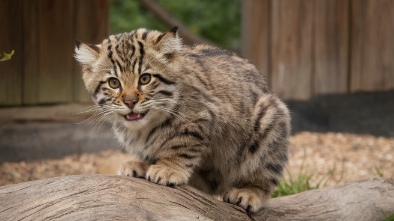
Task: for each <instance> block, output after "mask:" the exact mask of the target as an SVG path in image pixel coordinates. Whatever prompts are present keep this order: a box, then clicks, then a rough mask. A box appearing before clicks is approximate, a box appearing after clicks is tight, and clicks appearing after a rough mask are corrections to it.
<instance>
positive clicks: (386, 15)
mask: <svg viewBox="0 0 394 221" xmlns="http://www.w3.org/2000/svg"><path fill="white" fill-rule="evenodd" d="M351 10H352V17H351V78H350V90H351V91H378V90H385V89H393V88H394V1H392V0H352V2H351Z"/></svg>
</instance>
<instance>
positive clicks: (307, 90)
mask: <svg viewBox="0 0 394 221" xmlns="http://www.w3.org/2000/svg"><path fill="white" fill-rule="evenodd" d="M314 4H315V1H309V0H271V6H272V8H271V11H272V22H271V27H272V37H271V39H272V51H271V59H272V90H273V91H274V92H275V93H276V94H278V95H279V96H280V97H281V98H284V99H307V98H309V97H310V96H311V95H312V85H311V76H312V69H313V67H312V44H313V35H312V23H313V15H314V13H313V9H314Z"/></svg>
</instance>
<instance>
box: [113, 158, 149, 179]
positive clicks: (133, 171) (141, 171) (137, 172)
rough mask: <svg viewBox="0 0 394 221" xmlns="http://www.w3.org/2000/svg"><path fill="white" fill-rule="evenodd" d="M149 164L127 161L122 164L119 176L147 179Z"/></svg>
mask: <svg viewBox="0 0 394 221" xmlns="http://www.w3.org/2000/svg"><path fill="white" fill-rule="evenodd" d="M147 168H148V165H147V164H144V163H142V162H139V161H127V162H125V163H123V164H122V166H121V167H120V169H119V171H118V175H121V176H133V177H138V178H145V174H146V170H147Z"/></svg>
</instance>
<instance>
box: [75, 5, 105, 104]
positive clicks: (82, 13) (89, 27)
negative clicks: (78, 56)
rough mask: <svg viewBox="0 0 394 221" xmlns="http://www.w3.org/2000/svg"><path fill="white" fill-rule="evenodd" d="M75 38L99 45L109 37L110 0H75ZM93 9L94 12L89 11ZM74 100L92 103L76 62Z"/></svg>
mask: <svg viewBox="0 0 394 221" xmlns="http://www.w3.org/2000/svg"><path fill="white" fill-rule="evenodd" d="M74 4H75V7H74V8H75V12H74V13H75V16H76V19H75V24H74V25H75V36H74V39H79V40H80V41H82V42H86V43H90V44H99V43H101V41H103V40H104V39H105V38H106V37H108V13H109V1H108V0H84V1H81V0H75V1H74ZM87 9H93V10H87ZM73 96H74V100H75V101H90V96H89V95H88V93H87V92H86V89H85V86H84V84H83V81H82V77H81V70H80V67H79V65H78V64H77V63H76V62H75V61H74V94H73Z"/></svg>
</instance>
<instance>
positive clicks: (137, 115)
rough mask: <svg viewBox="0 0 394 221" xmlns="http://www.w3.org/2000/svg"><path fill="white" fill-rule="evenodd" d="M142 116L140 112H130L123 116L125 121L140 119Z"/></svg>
mask: <svg viewBox="0 0 394 221" xmlns="http://www.w3.org/2000/svg"><path fill="white" fill-rule="evenodd" d="M143 117H144V116H143V115H142V114H141V113H134V112H131V113H129V114H127V115H126V116H125V118H126V120H127V121H135V120H141V119H142V118H143Z"/></svg>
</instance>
